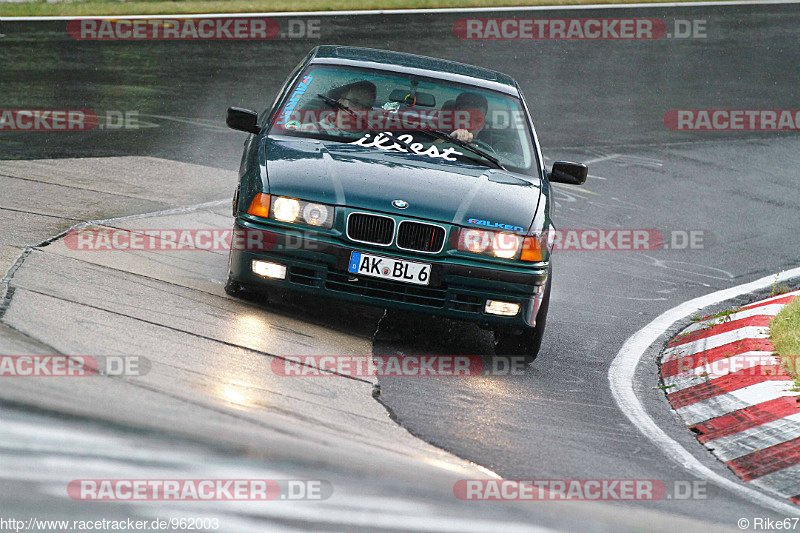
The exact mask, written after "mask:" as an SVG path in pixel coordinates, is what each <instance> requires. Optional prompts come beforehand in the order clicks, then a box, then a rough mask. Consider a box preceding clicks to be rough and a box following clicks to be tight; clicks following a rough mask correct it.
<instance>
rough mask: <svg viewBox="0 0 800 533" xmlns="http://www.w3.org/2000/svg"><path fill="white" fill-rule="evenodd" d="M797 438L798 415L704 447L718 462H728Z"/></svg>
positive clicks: (799, 414) (711, 441)
mask: <svg viewBox="0 0 800 533" xmlns="http://www.w3.org/2000/svg"><path fill="white" fill-rule="evenodd" d="M797 437H800V413H796V414H793V415H791V416H785V417H783V418H779V419H778V420H775V421H772V422H767V423H766V424H761V425H760V426H756V427H752V428H750V429H746V430H744V431H740V432H739V433H735V434H733V435H728V436H726V437H721V438H719V439H713V440H710V441H708V442H706V443H705V445H706V447H708V448H711V449H712V451H713V452H714V455H716V456H717V458H718V459H719V460H720V461H730V460H732V459H737V458H739V457H742V456H745V455H747V454H749V453H753V452H755V451H758V450H763V449H764V448H769V447H771V446H776V445H778V444H781V443H782V442H786V441H789V440H792V439H796V438H797ZM793 496H794V495H793Z"/></svg>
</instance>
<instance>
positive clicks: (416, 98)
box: [389, 89, 436, 107]
mask: <svg viewBox="0 0 800 533" xmlns="http://www.w3.org/2000/svg"><path fill="white" fill-rule="evenodd" d="M389 100H390V101H392V102H400V103H403V104H406V105H407V106H408V107H414V106H417V105H418V106H422V107H434V106H435V105H436V97H435V96H433V95H432V94H430V93H421V92H417V93H415V94H413V95H412V94H411V93H410V92H409V91H407V90H404V89H395V90H393V91H392V92H391V93H389Z"/></svg>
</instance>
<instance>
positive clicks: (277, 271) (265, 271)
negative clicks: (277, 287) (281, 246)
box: [252, 261, 286, 279]
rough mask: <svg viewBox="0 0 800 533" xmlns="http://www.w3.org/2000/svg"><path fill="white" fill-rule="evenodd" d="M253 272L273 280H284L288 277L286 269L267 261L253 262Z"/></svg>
mask: <svg viewBox="0 0 800 533" xmlns="http://www.w3.org/2000/svg"><path fill="white" fill-rule="evenodd" d="M252 268H253V272H255V273H256V274H258V275H259V276H264V277H265V278H273V279H283V278H285V277H286V267H285V266H284V265H279V264H278V263H269V262H267V261H253V266H252Z"/></svg>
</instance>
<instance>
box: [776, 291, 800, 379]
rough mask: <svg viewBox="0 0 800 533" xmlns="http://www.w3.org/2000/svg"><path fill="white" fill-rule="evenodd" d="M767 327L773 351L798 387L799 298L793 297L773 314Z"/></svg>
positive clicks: (799, 360) (799, 349)
mask: <svg viewBox="0 0 800 533" xmlns="http://www.w3.org/2000/svg"><path fill="white" fill-rule="evenodd" d="M769 329H770V338H771V339H772V344H773V345H774V346H775V353H776V354H777V355H779V356H780V357H781V363H782V364H783V366H784V368H786V370H787V371H788V372H789V373H790V374H792V376H793V377H794V382H795V387H796V388H800V380H798V375H799V374H798V368H797V366H798V363H799V362H800V298H795V299H794V300H792V302H791V303H790V304H789V305H787V306H786V307H784V308H783V309H782V310H781V312H780V313H778V314H777V315H776V316H775V319H774V320H773V321H772V324H771V325H770V328H769Z"/></svg>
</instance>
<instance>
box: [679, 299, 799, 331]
mask: <svg viewBox="0 0 800 533" xmlns="http://www.w3.org/2000/svg"><path fill="white" fill-rule="evenodd" d="M784 307H786V304H770V305H762V306H760V307H753V308H752V309H744V310H742V311H739V312H738V313H733V314H731V315H728V317H727V319H725V321H726V322H733V321H734V320H742V319H743V318H750V317H751V316H775V315H777V314H778V312H780V310H781V309H783V308H784ZM721 320H722V318H712V319H709V320H703V321H702V322H696V323H694V324H692V325H691V326H689V327H688V328H686V329H684V330H683V331H681V333H692V332H695V331H698V330H701V329H704V328H707V327H711V326H718V325H719V324H722V323H723V322H721Z"/></svg>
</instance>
